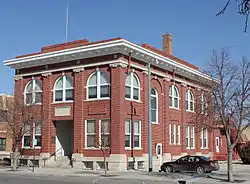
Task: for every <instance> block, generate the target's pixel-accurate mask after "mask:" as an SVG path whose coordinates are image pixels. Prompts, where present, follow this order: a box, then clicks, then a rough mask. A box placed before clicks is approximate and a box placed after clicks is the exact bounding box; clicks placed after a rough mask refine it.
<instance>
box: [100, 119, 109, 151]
mask: <svg viewBox="0 0 250 184" xmlns="http://www.w3.org/2000/svg"><path fill="white" fill-rule="evenodd" d="M102 121H108V122H109V132H108V133H107V132H104V133H103V132H102V131H101V130H102ZM102 135H104V136H107V135H108V136H109V144H110V142H111V140H110V119H100V120H99V148H101V144H102V142H101V141H102ZM109 147H110V146H105V148H109Z"/></svg>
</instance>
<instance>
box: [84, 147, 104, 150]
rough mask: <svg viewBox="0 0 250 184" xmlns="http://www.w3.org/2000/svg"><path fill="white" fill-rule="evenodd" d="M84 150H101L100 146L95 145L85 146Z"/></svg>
mask: <svg viewBox="0 0 250 184" xmlns="http://www.w3.org/2000/svg"><path fill="white" fill-rule="evenodd" d="M84 150H101V148H96V147H85V148H84Z"/></svg>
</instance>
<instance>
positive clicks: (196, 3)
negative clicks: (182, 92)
mask: <svg viewBox="0 0 250 184" xmlns="http://www.w3.org/2000/svg"><path fill="white" fill-rule="evenodd" d="M224 3H225V2H224V0H210V1H200V0H192V1H191V0H189V1H188V0H184V1H176V0H155V1H150V0H136V1H135V0H105V1H103V0H43V1H34V0H23V1H20V0H8V1H3V2H1V6H0V23H1V26H0V93H13V88H14V85H13V76H14V70H12V69H10V68H8V67H5V66H3V63H2V61H3V60H6V59H10V58H14V57H15V56H17V55H23V54H27V53H32V52H36V51H39V50H40V48H41V47H42V46H46V45H51V44H56V43H62V42H64V39H65V11H66V4H68V5H69V29H68V30H69V35H68V40H69V41H71V40H76V39H83V38H88V39H89V40H90V41H96V40H102V39H108V38H112V37H122V38H125V39H127V40H130V41H132V42H135V43H138V44H142V43H149V44H151V45H153V46H156V47H158V48H161V47H162V40H161V36H162V34H163V33H171V34H172V35H173V54H174V55H175V56H177V57H180V58H182V59H184V60H187V61H189V62H191V63H193V64H195V65H197V66H199V67H200V68H201V69H204V68H205V65H206V63H207V61H208V60H209V57H210V55H211V53H212V50H213V49H214V48H215V49H219V48H221V47H232V58H233V59H235V60H237V59H238V58H240V57H241V56H243V55H246V56H248V58H250V44H249V43H250V36H249V34H250V28H249V29H248V33H244V18H243V17H241V16H239V15H237V14H236V11H237V9H236V4H235V1H232V4H231V6H230V7H229V8H228V10H227V11H226V13H225V14H224V15H223V16H219V17H216V16H215V15H216V13H217V12H218V11H219V10H220V9H221V8H222V7H223V5H224Z"/></svg>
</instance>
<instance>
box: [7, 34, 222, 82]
mask: <svg viewBox="0 0 250 184" xmlns="http://www.w3.org/2000/svg"><path fill="white" fill-rule="evenodd" d="M112 46H113V47H114V46H125V47H128V48H129V49H131V50H130V51H131V52H133V51H138V52H142V53H143V54H145V55H148V56H150V57H153V58H155V59H156V60H163V61H164V62H166V63H167V64H171V65H173V66H175V67H180V68H182V69H184V70H186V71H188V72H190V73H193V74H196V75H198V76H200V77H203V78H205V79H207V80H210V81H213V80H214V81H215V82H218V80H216V79H214V78H212V77H210V76H209V75H207V74H205V73H202V72H200V71H199V70H195V69H193V68H191V67H189V66H186V65H184V64H181V63H178V62H176V61H174V60H172V59H170V58H168V57H165V56H162V55H160V54H158V53H156V52H153V51H151V50H149V49H147V48H144V47H142V46H140V45H137V44H134V43H132V42H130V41H127V40H125V39H118V40H107V42H102V43H97V44H89V45H86V46H80V47H75V48H70V49H64V50H59V51H53V52H47V53H41V54H37V55H32V56H27V57H21V58H15V59H10V60H5V61H3V62H4V65H5V66H11V65H13V64H17V63H23V62H27V61H32V60H37V59H46V58H50V57H56V56H62V55H65V54H74V53H78V52H82V51H88V50H94V49H95V50H96V49H101V48H106V47H112Z"/></svg>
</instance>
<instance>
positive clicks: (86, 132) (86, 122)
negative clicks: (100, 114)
mask: <svg viewBox="0 0 250 184" xmlns="http://www.w3.org/2000/svg"><path fill="white" fill-rule="evenodd" d="M88 121H95V133H88ZM88 135H92V136H93V135H94V136H95V141H96V120H95V119H87V120H85V145H84V147H85V148H87V149H89V148H90V149H96V145H94V147H92V146H91V147H88V139H87V138H88Z"/></svg>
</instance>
